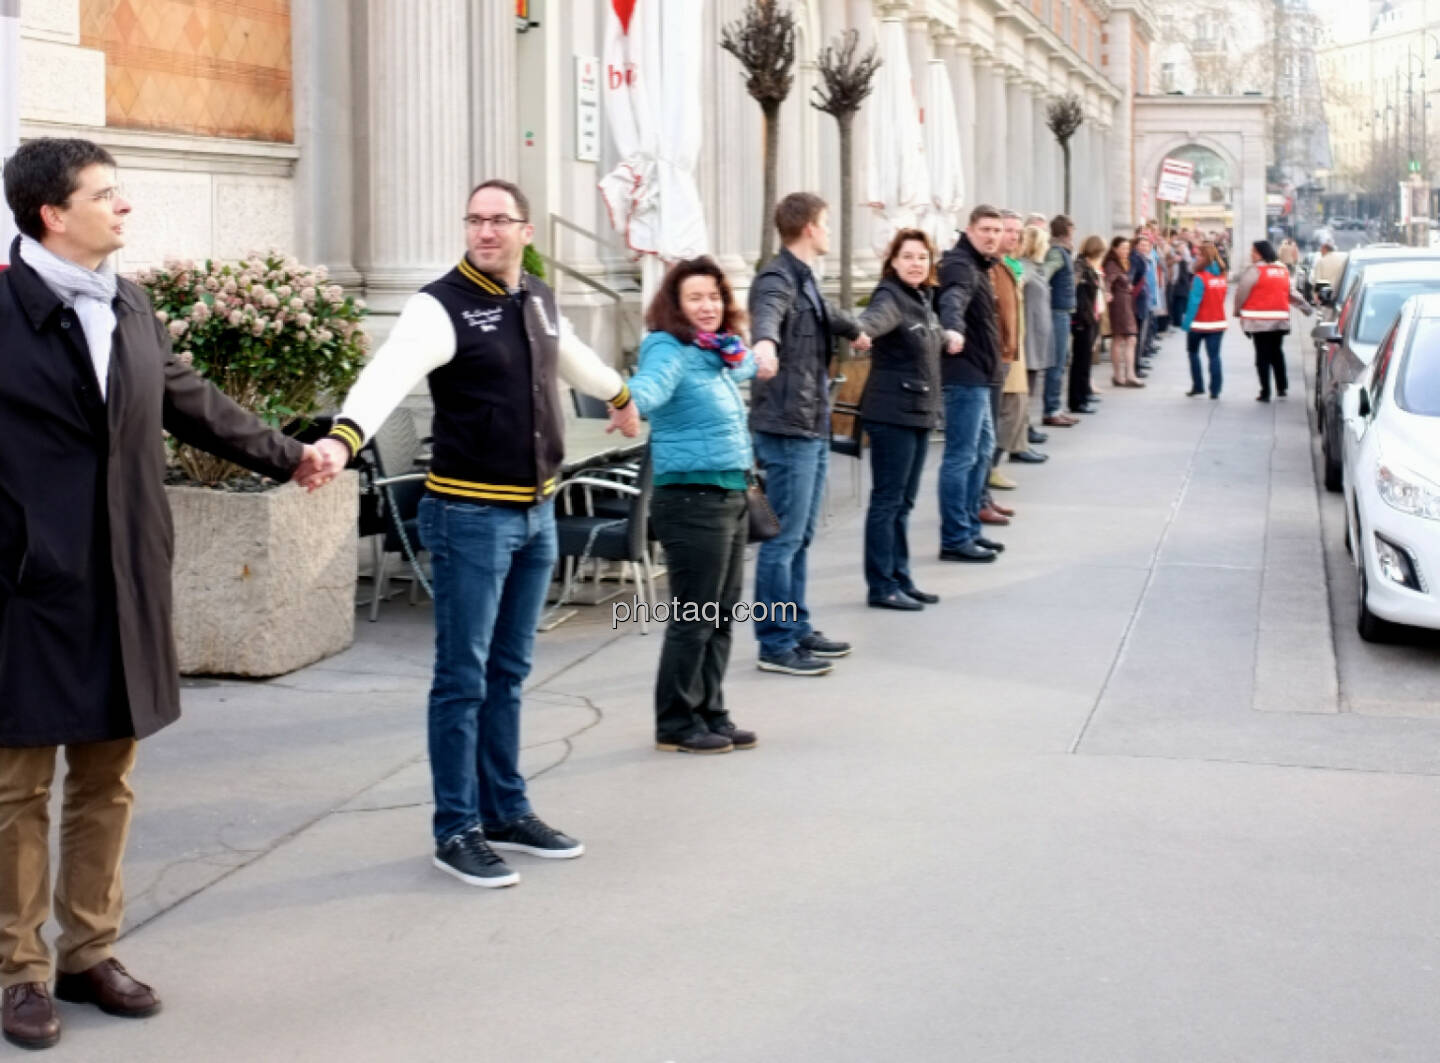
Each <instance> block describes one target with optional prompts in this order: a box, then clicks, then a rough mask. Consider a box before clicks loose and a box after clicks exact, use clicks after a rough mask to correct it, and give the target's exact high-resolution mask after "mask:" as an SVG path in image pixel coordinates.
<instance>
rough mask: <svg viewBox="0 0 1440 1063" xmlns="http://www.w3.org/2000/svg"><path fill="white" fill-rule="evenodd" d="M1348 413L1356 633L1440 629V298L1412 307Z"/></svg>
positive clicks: (1372, 636)
mask: <svg viewBox="0 0 1440 1063" xmlns="http://www.w3.org/2000/svg"><path fill="white" fill-rule="evenodd" d="M1342 406H1343V410H1342V416H1343V419H1344V432H1343V438H1344V452H1345V453H1344V486H1345V524H1346V540H1345V541H1346V545H1347V546H1348V547H1349V548H1350V553H1351V556H1352V558H1353V559H1354V562H1355V570H1356V572H1357V573H1358V575H1359V587H1360V589H1359V601H1358V603H1357V608H1356V627H1357V628H1358V629H1359V631H1360V636H1361V638H1364V639H1366V640H1367V641H1371V642H1375V641H1382V640H1384V639H1386V638H1388V637H1390V636H1392V635H1393V634H1394V633H1395V631H1394V625H1408V626H1414V627H1426V628H1440V598H1437V592H1440V294H1433V293H1432V294H1427V295H1418V296H1415V297H1413V298H1411V299H1409V300H1407V301H1406V303H1405V305H1404V307H1403V308H1402V310H1401V312H1400V315H1399V318H1398V319H1397V320H1396V321H1395V322H1394V324H1392V325H1391V326H1390V328H1389V330H1388V331H1387V332H1386V334H1385V336H1384V337H1382V339H1381V342H1380V345H1379V347H1378V349H1377V351H1376V355H1375V359H1374V362H1373V364H1372V365H1371V366H1370V369H1369V370H1368V372H1367V373H1366V374H1365V376H1364V378H1363V379H1361V380H1360V381H1359V382H1358V383H1357V384H1356V385H1355V386H1354V387H1352V388H1350V389H1349V390H1348V391H1346V393H1345V397H1344V400H1343V403H1342Z"/></svg>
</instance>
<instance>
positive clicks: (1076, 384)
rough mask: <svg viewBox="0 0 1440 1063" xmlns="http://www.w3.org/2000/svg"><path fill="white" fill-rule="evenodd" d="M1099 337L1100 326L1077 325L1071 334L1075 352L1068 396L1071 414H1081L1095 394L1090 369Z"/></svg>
mask: <svg viewBox="0 0 1440 1063" xmlns="http://www.w3.org/2000/svg"><path fill="white" fill-rule="evenodd" d="M1099 335H1100V327H1099V326H1098V325H1083V324H1078V323H1077V324H1076V325H1075V327H1074V329H1073V330H1072V332H1071V335H1070V344H1071V346H1072V347H1073V348H1074V351H1073V353H1072V354H1071V355H1070V386H1069V389H1068V394H1067V396H1066V401H1067V403H1068V404H1069V406H1070V412H1071V413H1079V412H1080V410H1081V408H1082V407H1084V406H1085V404H1086V403H1088V402H1089V401H1090V396H1091V395H1093V394H1094V393H1095V389H1094V388H1092V387H1091V386H1090V369H1091V367H1092V365H1093V363H1094V359H1095V340H1096V338H1097V337H1098V336H1099Z"/></svg>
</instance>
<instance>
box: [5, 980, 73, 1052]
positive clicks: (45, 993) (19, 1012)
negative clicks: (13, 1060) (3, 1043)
mask: <svg viewBox="0 0 1440 1063" xmlns="http://www.w3.org/2000/svg"><path fill="white" fill-rule="evenodd" d="M4 1010H5V1018H4V1031H5V1040H7V1041H9V1042H10V1043H11V1044H12V1045H19V1046H20V1047H21V1048H49V1047H50V1046H51V1045H53V1044H54V1043H55V1042H56V1041H58V1040H60V1016H59V1015H57V1014H55V1001H54V1000H53V999H51V997H50V990H48V989H46V988H45V983H44V982H21V983H20V984H19V985H12V986H6V987H5V1009H4Z"/></svg>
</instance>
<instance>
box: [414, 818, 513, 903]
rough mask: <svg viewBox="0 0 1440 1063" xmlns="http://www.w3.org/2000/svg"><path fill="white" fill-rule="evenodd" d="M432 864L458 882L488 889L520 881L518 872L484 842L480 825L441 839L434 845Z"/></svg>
mask: <svg viewBox="0 0 1440 1063" xmlns="http://www.w3.org/2000/svg"><path fill="white" fill-rule="evenodd" d="M435 866H436V867H438V868H439V869H440V870H441V871H444V872H445V873H446V874H447V875H454V876H455V877H456V878H458V879H459V880H460V881H461V882H468V883H470V885H472V886H485V887H486V888H488V889H498V888H499V887H501V886H513V885H515V883H517V882H519V881H520V876H519V875H518V874H516V873H515V872H514V871H512V870H511V869H510V867H509V865H507V864H506V863H505V861H504V860H501V859H500V857H499V856H497V855H496V854H495V850H494V849H491V848H490V846H489V845H488V844H486V842H485V835H484V833H483V832H482V831H481V830H480V828H479V827H472V828H470V829H469V830H467V831H466V832H465V833H464V834H457V835H455V836H454V837H453V838H450V839H448V840H446V841H444V842H441V843H440V845H439V846H437V847H436V849H435Z"/></svg>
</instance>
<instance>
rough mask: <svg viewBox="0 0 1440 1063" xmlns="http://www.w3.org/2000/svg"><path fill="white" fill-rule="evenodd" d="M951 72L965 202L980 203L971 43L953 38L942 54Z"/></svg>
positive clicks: (973, 61) (969, 204) (968, 203)
mask: <svg viewBox="0 0 1440 1063" xmlns="http://www.w3.org/2000/svg"><path fill="white" fill-rule="evenodd" d="M943 57H944V59H945V65H946V67H947V68H948V69H949V71H950V88H951V89H952V90H953V91H954V93H955V118H956V121H957V122H958V124H959V126H960V162H961V168H962V169H963V170H964V172H965V205H966V206H967V207H973V206H974V205H975V204H977V203H979V202H980V198H979V195H980V185H979V183H978V182H979V175H978V172H977V167H976V165H975V161H976V160H975V151H976V143H975V59H974V55H973V53H972V50H971V48H970V45H968V44H964V43H960V42H957V41H956V40H955V39H954V38H951V39H950V40H949V41H948V42H947V43H946V47H945V51H944V53H943Z"/></svg>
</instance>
